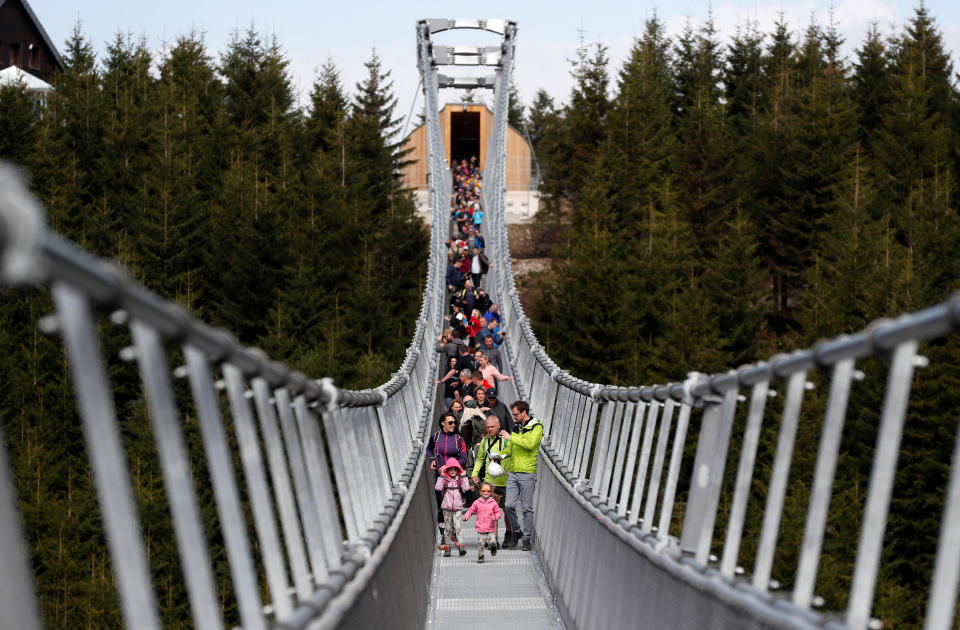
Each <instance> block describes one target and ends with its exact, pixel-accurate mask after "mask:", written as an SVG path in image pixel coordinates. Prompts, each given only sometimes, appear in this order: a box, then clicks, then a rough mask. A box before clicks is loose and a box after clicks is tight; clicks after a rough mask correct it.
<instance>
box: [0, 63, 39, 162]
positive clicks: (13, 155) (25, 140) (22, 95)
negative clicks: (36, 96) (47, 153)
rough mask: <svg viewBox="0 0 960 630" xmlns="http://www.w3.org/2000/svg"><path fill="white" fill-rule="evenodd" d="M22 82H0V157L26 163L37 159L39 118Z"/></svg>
mask: <svg viewBox="0 0 960 630" xmlns="http://www.w3.org/2000/svg"><path fill="white" fill-rule="evenodd" d="M26 88H27V86H26V84H24V83H22V82H21V83H14V84H8V85H2V86H0V159H3V160H8V161H10V162H15V163H19V164H23V165H25V166H29V164H30V163H31V161H32V160H34V159H36V155H35V154H36V142H37V137H38V135H39V133H38V132H39V129H38V127H39V121H38V118H37V113H36V109H37V106H36V105H35V104H34V100H33V99H32V98H31V97H30V95H29V94H28V93H27V89H26Z"/></svg>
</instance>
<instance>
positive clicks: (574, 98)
mask: <svg viewBox="0 0 960 630" xmlns="http://www.w3.org/2000/svg"><path fill="white" fill-rule="evenodd" d="M591 48H592V53H591ZM608 62H609V59H608V57H607V47H606V46H605V45H603V44H602V43H600V42H597V43H596V44H594V45H593V46H592V47H589V46H586V45H585V44H583V43H581V45H580V47H579V48H578V49H577V58H576V60H574V61H573V62H572V63H573V70H572V72H571V74H572V75H573V79H574V87H573V90H572V91H571V92H570V102H569V104H568V105H567V107H566V110H565V120H566V123H567V124H566V129H565V134H566V138H565V140H566V142H567V143H568V144H569V149H568V154H569V161H568V162H566V164H565V172H564V173H563V174H562V175H561V174H560V173H555V174H554V179H555V180H557V179H558V177H557V176H558V175H559V176H560V178H562V179H560V181H562V182H563V185H562V192H563V194H564V196H566V197H567V198H568V199H570V200H571V201H573V202H574V203H576V201H577V198H578V196H579V194H580V191H581V189H582V188H583V185H584V180H585V178H586V172H587V171H588V165H590V164H591V163H592V162H593V156H594V155H595V154H596V152H597V149H598V148H599V146H600V144H601V143H602V142H603V139H604V138H605V137H606V134H607V130H606V119H607V112H608V110H609V107H610V97H609V95H608V93H607V92H608V90H609V83H610V78H609V75H608V73H607V63H608Z"/></svg>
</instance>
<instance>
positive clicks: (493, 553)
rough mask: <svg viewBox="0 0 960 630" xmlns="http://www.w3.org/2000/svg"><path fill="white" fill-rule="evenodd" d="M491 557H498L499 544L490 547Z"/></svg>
mask: <svg viewBox="0 0 960 630" xmlns="http://www.w3.org/2000/svg"><path fill="white" fill-rule="evenodd" d="M490 555H491V556H495V555H497V543H492V544H491V545H490Z"/></svg>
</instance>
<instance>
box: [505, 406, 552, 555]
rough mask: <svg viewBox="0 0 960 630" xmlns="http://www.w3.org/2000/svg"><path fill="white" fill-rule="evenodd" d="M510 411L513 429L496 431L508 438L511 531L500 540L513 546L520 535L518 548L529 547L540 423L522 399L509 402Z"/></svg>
mask: <svg viewBox="0 0 960 630" xmlns="http://www.w3.org/2000/svg"><path fill="white" fill-rule="evenodd" d="M510 412H511V413H512V414H513V419H514V421H515V422H516V423H517V429H516V431H514V432H513V433H507V432H506V431H500V437H502V438H504V439H507V440H510V449H509V457H508V458H507V459H506V460H505V461H506V464H505V466H504V469H505V470H506V471H507V473H508V475H507V500H506V504H507V518H508V519H509V520H510V522H511V524H512V529H513V535H512V537H511V539H510V540H505V541H504V543H503V548H504V549H512V548H514V547H516V546H517V542H518V541H519V540H520V539H521V537H522V540H523V542H522V545H521V549H523V551H530V550H531V549H532V546H533V492H534V490H535V489H536V487H537V454H538V452H539V451H540V440H542V439H543V424H541V423H540V421H539V420H537V419H536V418H533V417H531V416H530V405H529V404H527V402H526V401H523V400H518V401H517V402H515V403H513V404H512V405H510ZM517 503H519V504H520V508H521V511H522V513H523V522H522V523H521V522H520V520H519V518H518V516H517ZM517 532H521V533H520V534H518V533H517Z"/></svg>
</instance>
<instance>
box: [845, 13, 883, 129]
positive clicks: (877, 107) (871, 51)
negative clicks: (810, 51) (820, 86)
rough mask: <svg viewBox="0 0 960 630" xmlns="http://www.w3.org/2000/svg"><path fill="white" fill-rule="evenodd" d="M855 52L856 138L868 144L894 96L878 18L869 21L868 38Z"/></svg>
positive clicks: (854, 96) (851, 87)
mask: <svg viewBox="0 0 960 630" xmlns="http://www.w3.org/2000/svg"><path fill="white" fill-rule="evenodd" d="M856 55H857V60H856V61H855V62H854V65H853V76H852V77H851V86H850V89H851V96H852V98H853V101H854V102H855V103H856V105H857V110H858V112H857V114H858V116H857V117H858V120H857V122H858V128H857V139H858V140H859V141H860V142H861V143H863V144H864V146H865V147H869V146H870V142H871V141H872V138H873V137H874V135H875V132H876V130H877V129H879V128H880V124H881V121H882V120H883V112H884V110H885V109H886V108H887V106H888V104H889V102H890V96H891V95H890V78H889V76H890V71H889V60H888V56H889V55H888V51H887V47H886V45H885V44H884V42H883V39H882V38H881V37H880V32H879V31H878V30H877V24H876V22H874V23H871V24H870V28H869V30H868V31H867V38H866V40H864V42H863V45H861V46H860V48H858V49H857V50H856Z"/></svg>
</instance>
